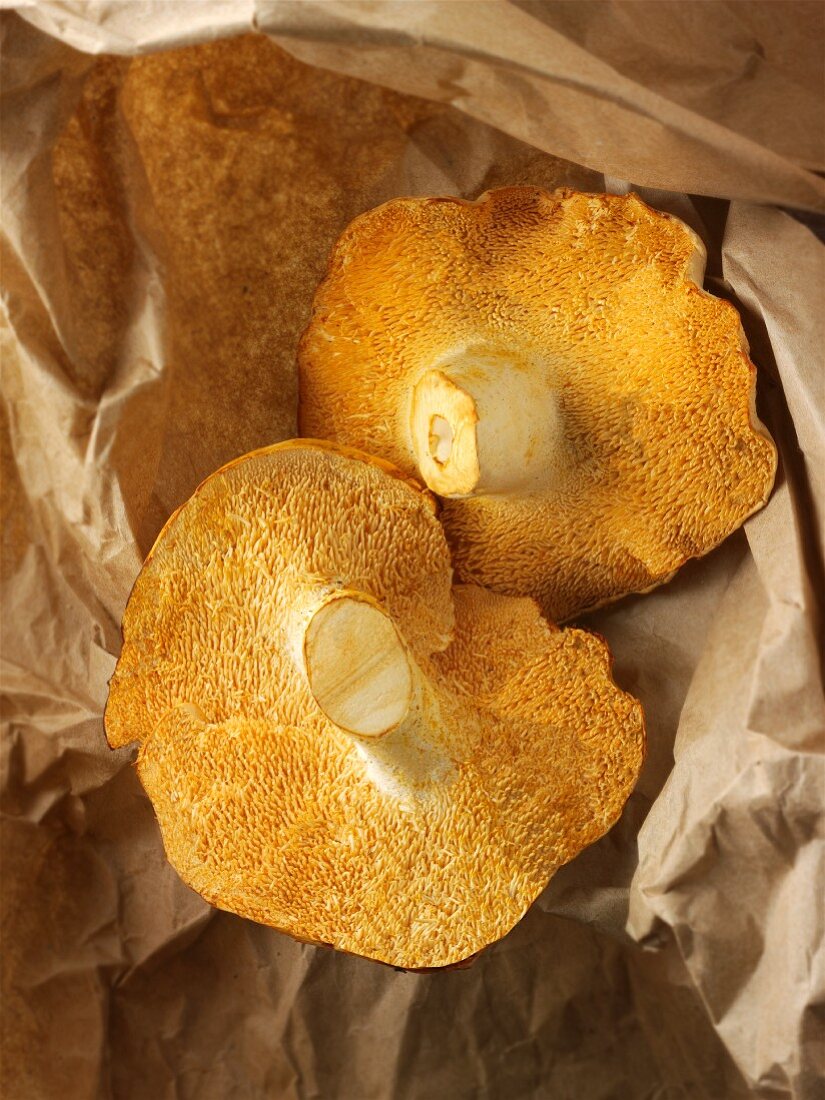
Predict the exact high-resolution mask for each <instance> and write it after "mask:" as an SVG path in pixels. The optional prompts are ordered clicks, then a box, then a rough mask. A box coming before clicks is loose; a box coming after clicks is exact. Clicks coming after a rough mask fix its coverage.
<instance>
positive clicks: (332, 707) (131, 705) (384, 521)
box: [106, 441, 644, 968]
mask: <svg viewBox="0 0 825 1100" xmlns="http://www.w3.org/2000/svg"><path fill="white" fill-rule="evenodd" d="M123 630H124V645H123V651H122V655H121V658H120V661H119V663H118V666H117V669H116V672H115V676H114V678H113V681H112V684H111V690H110V698H109V704H108V707H107V711H106V730H107V735H108V738H109V741H110V743H111V744H112V745H113V746H116V745H122V744H125V743H127V742H129V741H131V740H134V739H139V740H140V742H141V745H140V749H139V754H138V765H137V766H138V771H139V774H140V778H141V781H142V782H143V785H144V787H145V788H146V790H147V792H148V794H149V796H150V798H151V800H152V802H153V805H154V808H155V811H156V814H157V817H158V820H159V822H160V826H161V830H162V834H163V839H164V844H165V847H166V852H167V855H168V857H169V859H170V861H171V862H172V864H173V865H174V866H175V868H176V869H177V870H178V872H179V874H180V875H181V876H182V877H183V879H184V880H185V881H186V882H187V883H189V885H191V886H192V887H193V888H194V889H195V890H197V891H198V892H199V893H200V894H202V895H203V896H204V897H205V898H206V899H207V900H209V901H210V902H212V903H213V904H215V905H217V906H219V907H221V908H223V909H227V910H230V911H232V912H235V913H239V914H241V915H243V916H246V917H250V918H252V919H254V920H257V921H261V922H263V923H265V924H269V925H273V926H274V927H276V928H279V929H281V930H283V931H285V932H288V933H290V934H292V935H294V936H296V937H298V938H300V939H304V940H308V941H312V942H319V943H328V944H332V945H334V946H335V947H337V948H340V949H342V950H346V951H349V952H353V953H356V954H360V955H365V956H368V957H371V958H375V959H379V960H381V961H384V962H388V963H392V964H394V965H396V966H402V967H409V968H418V967H422V968H423V967H437V966H445V965H452V964H455V963H457V962H459V961H461V960H463V959H466V958H468V957H469V956H471V955H473V954H474V953H476V952H477V951H479V950H481V949H482V948H484V947H485V946H486V945H488V944H490V943H492V942H493V941H495V940H497V939H499V938H500V937H501V936H503V935H505V934H506V932H508V931H509V929H510V928H512V926H513V925H514V924H515V923H516V922H517V921H518V920H519V919H520V918H521V916H522V915H523V914H524V912H525V911H526V909H527V908H528V907H529V906H530V904H531V903H532V902H533V901H534V899H535V898H536V896H537V895H538V893H539V892H540V891H541V890H542V889H543V887H544V886H545V885H546V883H547V881H548V880H549V878H550V877H551V875H552V874H553V872H554V871H555V870H556V868H557V867H559V866H560V865H561V864H563V863H565V862H566V861H568V860H570V859H571V858H572V857H573V856H574V855H575V854H576V853H577V852H578V851H580V850H581V848H583V847H584V846H585V845H587V844H589V843H592V842H593V841H594V840H596V839H597V838H598V837H600V836H601V835H603V834H604V833H605V832H606V831H607V830H608V829H609V828H610V826H611V825H612V824H613V823H614V822H615V821H616V820H617V818H618V817H619V815H620V813H621V809H622V806H623V805H624V802H625V801H626V799H627V797H628V795H629V793H630V791H631V789H632V787H633V784H634V782H635V780H636V777H637V775H638V772H639V768H640V766H641V761H642V757H643V753H644V724H643V717H642V713H641V707H640V705H639V704H638V703H637V702H636V701H635V700H634V699H632V698H631V697H630V696H628V695H626V694H625V693H623V692H622V691H620V690H619V689H618V688H617V687H616V685H615V684H614V683H613V681H612V679H611V676H610V656H609V653H608V650H607V647H606V645H605V644H604V642H603V641H602V640H601V639H600V638H598V637H597V636H595V635H593V634H589V633H586V632H584V631H580V630H560V629H558V628H557V627H555V626H552V625H551V624H549V623H548V622H546V621H545V620H544V619H543V618H542V617H541V615H540V613H539V609H538V607H537V605H536V604H535V602H534V601H533V600H530V599H519V598H513V597H506V596H501V595H497V594H494V593H490V592H487V591H485V590H483V589H481V588H478V587H476V586H469V585H459V586H457V587H455V588H451V568H450V562H449V552H448V547H447V544H446V541H445V539H444V535H443V531H442V529H441V527H440V525H439V523H438V520H437V518H436V516H435V514H434V509H433V505H432V498H431V497H430V495H429V494H428V493H427V492H426V491H424V490H422V489H421V488H420V487H418V486H417V485H415V484H414V483H411V482H410V481H408V480H407V479H405V478H404V477H403V476H402V475H400V474H399V473H398V472H397V471H392V470H391V469H390V468H388V467H387V466H386V464H383V463H378V462H376V461H375V460H372V459H368V458H367V456H364V455H361V456H359V455H358V454H357V453H356V452H352V451H348V450H343V449H341V450H339V449H338V448H331V447H330V446H329V445H318V444H314V443H309V442H307V441H299V442H296V443H289V444H279V445H276V446H275V447H272V448H268V449H266V450H263V451H259V452H253V454H251V455H248V456H246V457H244V458H243V459H239V460H238V461H237V462H235V463H232V464H230V465H229V466H227V467H225V468H224V469H223V470H220V471H218V472H217V473H216V474H214V475H213V476H212V477H210V478H209V479H208V480H207V481H206V482H204V483H203V485H202V486H201V487H200V488H199V489H198V491H197V492H196V493H195V495H194V496H193V497H192V499H191V500H190V501H189V502H188V503H187V504H185V505H184V506H183V508H182V509H180V510H179V511H178V512H177V513H175V515H174V516H173V517H172V518H171V519H170V521H169V523H168V524H167V525H166V527H165V528H164V530H163V532H162V533H161V535H160V537H159V539H158V541H157V543H156V545H155V547H154V549H153V550H152V552H151V554H150V556H149V558H148V559H147V562H146V564H145V566H144V569H143V571H142V572H141V574H140V577H139V578H138V581H137V583H136V585H135V589H134V591H133V593H132V596H131V598H130V601H129V604H128V606H127V609H126V613H125V616H124V624H123ZM336 640H337V642H338V648H337V649H336V644H335V643H336ZM337 672H338V673H340V675H336V673H337ZM365 700H366V703H367V706H366V709H365V706H364V703H365ZM376 706H377V708H378V709H377V711H376V709H375V708H376ZM376 713H377V715H378V716H377V717H375V715H376ZM330 715H333V716H334V717H335V718H336V719H338V720H339V722H343V723H345V724H339V722H336V721H333V720H332V718H331V717H330Z"/></svg>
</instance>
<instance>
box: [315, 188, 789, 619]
mask: <svg viewBox="0 0 825 1100" xmlns="http://www.w3.org/2000/svg"><path fill="white" fill-rule="evenodd" d="M704 260H705V252H704V247H703V245H702V243H701V241H700V240H699V238H698V237H697V236H696V234H695V233H694V232H693V231H692V230H690V229H689V228H688V227H687V226H686V225H684V224H683V223H682V222H681V221H679V220H678V219H677V218H674V217H672V216H670V215H667V214H663V213H659V212H657V211H655V210H652V209H650V208H649V207H648V206H646V205H645V203H643V202H642V201H641V200H640V199H639V198H638V197H637V196H635V195H627V196H623V195H587V194H581V193H578V192H574V191H569V190H560V191H557V192H555V193H553V194H549V193H547V192H545V191H542V190H540V189H539V188H533V187H512V188H504V189H501V190H497V191H491V192H489V193H487V194H486V195H483V196H481V198H479V199H478V200H477V201H476V202H466V201H463V200H459V199H454V198H439V199H400V200H395V201H392V202H389V203H386V204H384V205H383V206H380V207H378V208H377V209H375V210H372V211H369V212H368V213H366V214H363V215H361V216H360V217H359V218H357V219H356V220H355V221H354V222H353V223H352V224H351V225H350V226H349V228H348V229H347V230H346V231H345V233H344V234H343V236H342V237H341V238H340V240H339V242H338V244H337V245H336V247H335V249H334V251H333V253H332V256H331V260H330V264H329V270H328V273H327V275H326V277H325V279H324V281H323V282H322V284H321V286H320V287H319V289H318V291H317V294H316V297H315V303H314V308H313V313H312V318H311V320H310V323H309V326H308V328H307V330H306V332H305V333H304V336H303V339H302V341H301V347H300V355H299V365H300V411H299V423H300V426H301V430H302V431H303V432H305V433H307V434H311V435H316V436H323V437H326V438H330V439H334V440H336V441H338V442H340V443H346V444H349V445H351V446H354V447H358V448H362V449H365V450H368V451H370V452H371V453H373V454H377V455H381V456H382V457H384V458H386V459H388V460H389V461H390V462H392V463H393V464H395V465H396V466H398V467H399V468H400V469H401V470H403V471H405V472H406V473H408V474H410V475H411V476H418V477H424V479H425V480H426V481H427V484H428V485H430V487H431V488H433V489H434V490H435V491H436V492H443V489H442V488H441V486H440V483H439V481H438V478H437V476H436V477H434V478H430V476H428V473H427V470H426V469H424V467H423V463H422V461H421V460H420V454H418V453H417V452H416V449H415V439H414V430H415V422H414V421H415V416H414V414H415V410H414V409H413V408H412V406H411V401H412V400H413V396H414V394H415V393H416V389H417V387H419V385H420V384H421V381H422V378H423V379H425V380H428V379H430V378H435V379H436V380H437V383H438V384H439V385H441V386H442V387H443V386H444V385H445V382H444V375H443V374H442V372H443V371H444V370H445V369H447V371H448V373H449V368H450V367H451V366H452V367H454V366H455V365H456V364H458V368H459V374H461V370H462V367H461V364H462V363H464V364H465V367H464V368H463V369H464V373H465V374H468V375H469V376H472V373H473V371H474V370H476V369H477V367H478V364H479V362H481V363H482V365H483V369H484V371H485V372H486V382H485V385H488V387H489V386H492V387H493V389H492V391H491V392H492V393H493V394H494V396H495V399H494V400H493V401H492V404H493V405H496V406H497V407H498V409H500V410H502V412H501V416H504V415H507V416H509V417H510V422H509V423H508V428H507V431H508V432H509V433H510V434H509V435H507V436H506V438H504V435H502V442H501V443H500V445H498V451H497V454H496V456H495V457H496V462H497V463H498V464H499V469H498V470H494V471H493V473H494V475H495V476H494V477H491V478H489V479H488V486H491V487H490V488H488V489H486V490H485V489H484V486H483V485H482V484H481V483H479V488H477V489H476V490H475V491H472V490H471V489H470V490H468V489H467V485H469V486H472V484H473V483H474V481H475V480H476V477H477V470H476V469H475V468H474V467H473V463H472V457H473V456H472V454H471V455H470V459H469V460H468V469H469V470H470V475H471V476H470V477H469V480H468V481H467V482H466V484H465V483H464V482H462V481H461V479H457V480H456V482H455V484H456V486H457V490H456V491H457V493H459V494H461V493H467V492H468V491H472V495H458V496H454V497H453V498H451V499H446V500H445V501H444V504H443V511H442V513H441V519H442V523H443V525H444V529H445V531H446V534H447V539H448V542H449V544H450V548H451V550H452V555H453V563H454V566H455V568H456V572H457V575H458V577H459V578H460V579H461V580H463V581H467V582H472V583H476V584H481V585H484V586H486V587H489V588H492V589H494V590H495V591H497V592H503V593H509V594H513V595H529V596H532V597H533V598H535V599H536V600H538V601H539V603H540V604H541V605H542V607H543V609H544V611H545V612H546V613H547V614H548V615H549V616H550V617H551V618H553V619H554V620H556V621H564V620H565V619H568V618H570V617H571V616H573V615H575V614H579V613H581V612H584V611H587V610H591V609H593V608H595V607H598V606H600V605H602V604H604V603H608V602H610V601H612V600H615V599H618V598H620V597H621V596H624V595H626V594H628V593H631V592H641V591H647V590H649V589H650V588H652V587H654V586H655V585H657V584H661V583H662V582H664V581H666V580H668V579H669V578H670V577H671V576H672V575H673V573H674V572H675V571H676V569H678V567H679V566H681V565H682V564H683V563H684V562H685V561H686V560H687V559H689V558H692V557H698V556H700V555H702V554H705V553H707V552H708V551H709V550H711V549H712V548H713V547H714V546H716V545H718V543H720V542H721V541H722V540H723V539H724V538H726V537H727V536H728V535H729V534H730V533H731V532H732V531H734V530H735V529H736V528H737V527H738V526H739V525H740V524H741V523H742V522H743V521H744V520H745V519H746V518H747V517H748V516H749V515H751V514H752V513H753V512H754V511H756V510H758V509H759V508H760V507H761V506H762V505H763V504H764V503H765V501H766V500H767V498H768V496H769V494H770V490H771V487H772V485H773V479H774V475H775V470H776V450H775V447H774V445H773V442H772V440H771V439H770V436H769V435H768V433H767V431H766V429H765V428H764V426H763V425H762V424H761V423H760V422H759V420H758V418H757V416H756V411H755V368H754V366H753V364H752V363H751V361H750V359H749V358H748V352H747V344H746V341H745V337H744V333H743V332H742V328H741V324H740V320H739V315H738V313H737V312H736V309H735V308H734V307H733V306H732V305H731V304H730V303H728V302H726V301H723V300H721V299H718V298H715V297H713V296H712V295H710V294H708V293H706V292H704V291H703V290H702V289H701V281H702V276H703V272H704ZM445 364H446V365H447V367H446V368H445ZM467 364H469V366H467ZM525 379H526V380H528V381H529V382H530V386H532V388H529V387H527V388H525ZM433 384H435V383H433ZM536 386H539V387H540V388H541V387H543V389H542V390H541V392H542V393H544V394H545V395H546V397H545V398H542V397H541V395H540V394H539V396H538V397H537V396H536V394H537V392H538V391H537V390H536ZM458 392H459V394H461V391H458ZM433 407H435V406H433ZM489 407H490V405H489V403H488V408H489ZM496 416H499V413H498V412H497V413H496ZM438 419H439V418H436V420H438ZM433 423H435V421H433ZM468 423H470V421H469V418H468V417H466V416H465V418H464V421H463V424H464V426H465V427H466V426H467V425H468ZM495 423H496V424H498V420H496V421H495ZM471 427H472V425H471ZM431 430H432V429H431ZM473 430H474V429H473ZM514 433H515V435H514ZM465 434H466V433H465ZM516 437H518V438H516ZM546 437H554V438H556V439H557V446H556V447H555V448H554V450H553V452H552V454H550V455H549V457H548V460H547V461H546V462H545V463H544V466H543V467H541V468H540V469H539V473H538V474H537V475H536V476H535V478H534V482H533V483H527V482H524V483H523V484H518V476H517V475H518V468H519V467H525V468H526V467H528V466H529V465H530V462H531V461H532V458H531V453H532V451H533V450H535V449H536V447H538V446H546ZM479 438H480V437H479ZM439 439H440V445H441V446H444V438H443V434H442V435H440V436H439ZM540 440H544V442H537V441H540ZM438 442H439V440H436V443H438ZM458 442H459V441H458V440H456V444H458ZM460 442H461V445H462V447H463V446H464V445H465V442H466V440H465V438H464V436H462V438H461V441H460ZM487 446H488V447H489V448H491V449H495V448H496V444H495V442H492V443H488V444H487ZM434 453H435V452H434ZM479 455H481V450H480V448H479ZM508 455H509V456H512V458H511V461H510V463H509V464H510V465H511V466H512V471H510V472H509V473H511V474H512V480H513V482H514V483H513V485H512V487H511V488H508V487H507V484H506V481H507V476H503V477H502V475H508V470H507V466H508ZM480 461H481V465H482V471H481V472H482V475H483V473H484V470H483V466H484V461H483V458H482V459H481V460H480ZM465 472H466V471H465ZM496 478H498V481H497V480H496Z"/></svg>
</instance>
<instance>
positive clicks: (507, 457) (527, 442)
mask: <svg viewBox="0 0 825 1100" xmlns="http://www.w3.org/2000/svg"><path fill="white" fill-rule="evenodd" d="M547 375H548V372H547V369H546V367H543V366H542V365H541V364H539V363H536V362H531V361H528V360H525V359H524V358H523V357H517V356H508V355H506V354H499V353H491V352H483V353H478V352H476V353H465V354H463V355H460V356H456V357H454V358H452V359H451V360H450V361H449V362H446V363H444V365H443V366H441V367H439V368H437V369H432V370H428V371H427V372H426V373H425V374H424V375H423V376H422V377H421V378H420V379H419V381H418V384H417V385H416V387H415V389H414V391H413V398H412V421H411V429H412V446H413V452H414V455H415V460H416V464H417V466H418V470H419V473H420V474H421V477H422V479H423V480H424V482H425V484H426V485H427V487H428V488H430V489H432V491H433V492H435V493H438V494H439V495H440V496H444V497H462V496H469V495H471V494H472V495H479V494H482V493H483V494H487V493H491V494H492V493H508V494H520V493H522V494H527V493H532V492H536V491H539V490H547V489H548V488H552V487H553V486H554V485H556V484H558V482H559V479H560V477H561V471H562V469H563V466H564V462H563V459H564V454H563V447H564V436H563V432H562V418H561V412H560V409H559V402H558V397H557V395H556V394H555V393H554V391H553V390H552V388H551V387H550V385H549V383H548V379H547Z"/></svg>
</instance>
